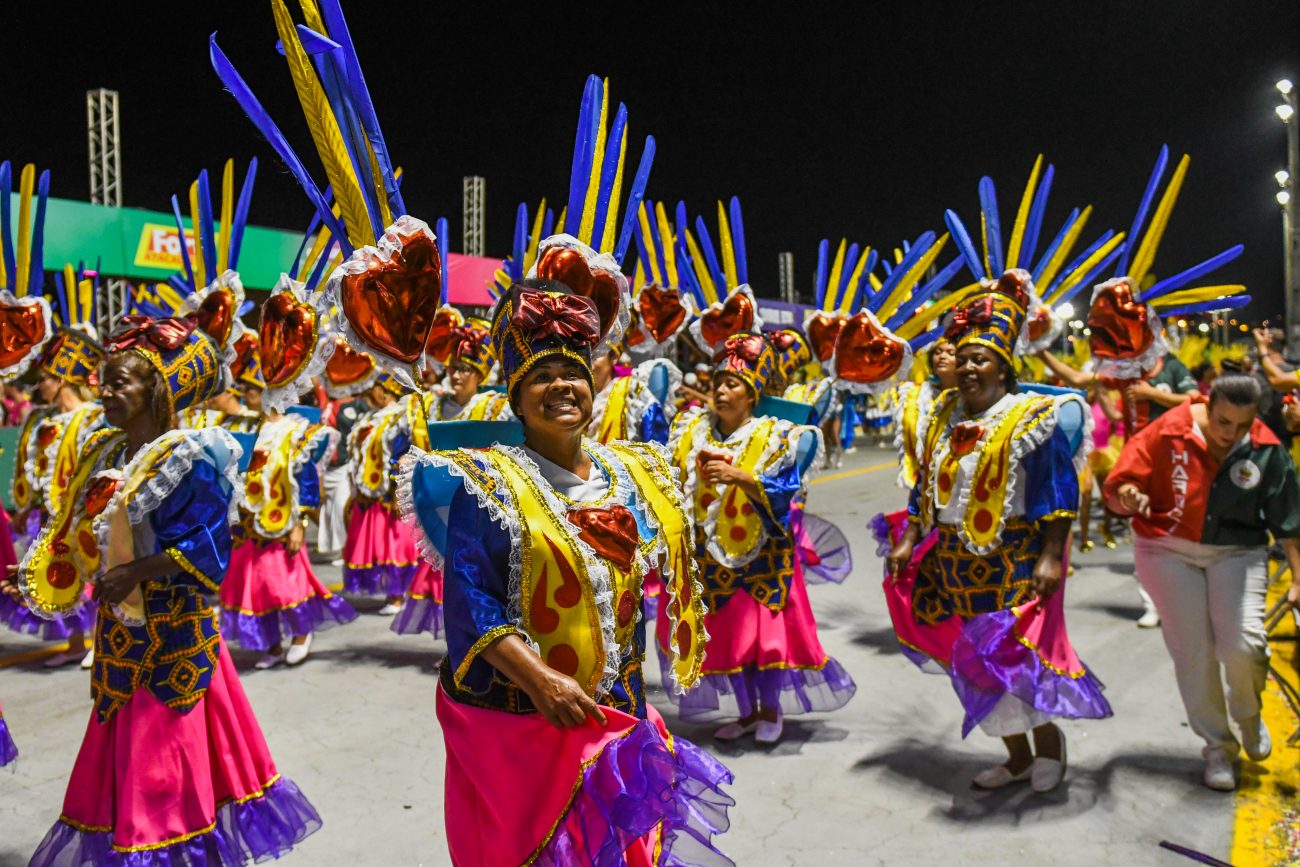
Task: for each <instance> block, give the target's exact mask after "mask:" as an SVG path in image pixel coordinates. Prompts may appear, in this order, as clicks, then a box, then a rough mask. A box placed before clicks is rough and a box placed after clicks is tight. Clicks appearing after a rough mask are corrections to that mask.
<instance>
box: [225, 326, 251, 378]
mask: <svg viewBox="0 0 1300 867" xmlns="http://www.w3.org/2000/svg"><path fill="white" fill-rule="evenodd" d="M257 343H258V340H257V335H256V334H255V333H253V332H252V331H245V332H244V333H243V334H241V335H239V337H238V338H236V339H235V345H234V350H235V360H234V362H233V363H232V364H231V365H230V375H231V376H232V377H233V378H235V379H239V377H240V376H241V375H242V374H243V373H244V371H245V370H248V367H249V365H251V364H252V363H253V359H254V358H255V357H256V356H257V351H258V348H257Z"/></svg>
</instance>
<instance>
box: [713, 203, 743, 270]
mask: <svg viewBox="0 0 1300 867" xmlns="http://www.w3.org/2000/svg"><path fill="white" fill-rule="evenodd" d="M718 243H719V244H720V245H721V246H722V273H723V275H724V276H725V277H726V278H727V288H728V289H734V288H736V287H737V286H739V285H740V278H739V277H738V276H737V271H736V241H735V239H734V238H732V237H731V224H730V223H729V222H727V209H726V208H724V207H723V206H722V202H718Z"/></svg>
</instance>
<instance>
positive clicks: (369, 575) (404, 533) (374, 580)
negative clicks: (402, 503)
mask: <svg viewBox="0 0 1300 867" xmlns="http://www.w3.org/2000/svg"><path fill="white" fill-rule="evenodd" d="M419 565H420V555H419V552H418V550H417V549H416V545H415V533H414V532H413V531H412V530H411V528H410V527H409V526H408V525H407V524H405V523H404V522H403V521H402V519H401V518H400V517H399V516H398V515H397V514H395V513H393V512H391V511H389V510H388V509H387V508H385V507H384V504H383V503H381V502H377V501H374V502H368V503H361V502H358V503H357V504H356V505H355V506H353V508H352V515H351V517H350V518H349V519H348V539H347V542H345V543H344V545H343V590H344V591H345V592H347V593H359V594H363V595H366V596H402V595H404V594H405V593H406V591H407V589H408V588H409V587H410V586H411V581H412V580H413V579H414V578H415V573H416V571H417V570H418V569H419Z"/></svg>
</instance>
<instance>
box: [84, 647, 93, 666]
mask: <svg viewBox="0 0 1300 867" xmlns="http://www.w3.org/2000/svg"><path fill="white" fill-rule="evenodd" d="M94 665H95V648H93V647H92V648H90V650H88V651H86V655H85V656H83V657H82V658H81V670H82V671H90V669H91V668H93V667H94Z"/></svg>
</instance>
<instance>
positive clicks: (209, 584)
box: [164, 548, 221, 593]
mask: <svg viewBox="0 0 1300 867" xmlns="http://www.w3.org/2000/svg"><path fill="white" fill-rule="evenodd" d="M164 553H166V554H167V556H168V557H171V558H172V559H173V560H175V561H176V565H177V566H179V567H181V569H182V570H184V571H185V572H188V573H189V574H190V575H193V576H194V577H195V578H197V579H198V581H199V583H200V584H202V585H203V586H204V587H206V588H208V589H209V590H211V591H212V592H213V593H216V592H218V591H219V590H220V589H221V584H220V582H217V581H213V580H212V579H211V578H209V577H208V576H207V575H206V574H204V572H203V570H202V569H200V568H199V567H198V566H195V565H194V564H193V563H191V562H190V559H189V558H188V557H186V556H185V555H184V554H182V553H181V552H180V549H178V548H168V549H166V551H165V552H164Z"/></svg>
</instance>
